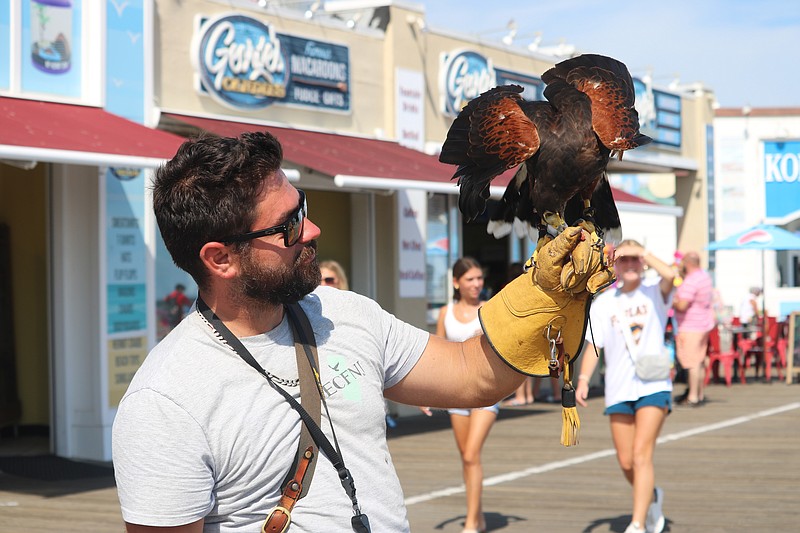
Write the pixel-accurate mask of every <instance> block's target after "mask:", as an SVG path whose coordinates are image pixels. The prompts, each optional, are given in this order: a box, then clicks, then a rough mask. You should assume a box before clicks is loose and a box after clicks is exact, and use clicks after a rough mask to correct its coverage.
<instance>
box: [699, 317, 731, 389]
mask: <svg viewBox="0 0 800 533" xmlns="http://www.w3.org/2000/svg"><path fill="white" fill-rule="evenodd" d="M720 344H721V343H720V335H719V329H718V328H714V329H712V330H711V331H710V332H709V334H708V366H707V367H706V376H705V379H704V385H705V386H708V382H709V381H711V374H712V372H713V374H714V381H715V382H716V381H717V380H718V379H719V365H722V368H723V369H724V370H725V385H726V386H728V387H730V386H731V380H732V379H733V362H734V361H736V360H737V359H739V352H738V351H736V350H734V349H733V343H731V347H730V348H727V350H726V351H725V352H723V351H722V350H721V349H720ZM715 364H716V366H715Z"/></svg>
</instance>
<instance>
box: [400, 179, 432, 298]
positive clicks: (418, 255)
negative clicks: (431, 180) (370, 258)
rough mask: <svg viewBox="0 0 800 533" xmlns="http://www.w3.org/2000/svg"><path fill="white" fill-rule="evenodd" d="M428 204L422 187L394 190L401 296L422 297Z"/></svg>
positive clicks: (423, 290)
mask: <svg viewBox="0 0 800 533" xmlns="http://www.w3.org/2000/svg"><path fill="white" fill-rule="evenodd" d="M427 205H428V193H426V192H425V191H416V190H408V191H397V216H398V224H397V227H398V235H397V238H398V241H399V242H398V244H399V254H398V258H399V267H400V271H399V277H400V283H399V292H400V298H424V297H425V233H426V232H425V221H426V220H427V219H428V212H427Z"/></svg>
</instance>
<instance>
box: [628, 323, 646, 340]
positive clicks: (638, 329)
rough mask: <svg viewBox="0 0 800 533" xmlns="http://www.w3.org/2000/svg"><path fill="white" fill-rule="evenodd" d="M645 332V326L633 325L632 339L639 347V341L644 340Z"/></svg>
mask: <svg viewBox="0 0 800 533" xmlns="http://www.w3.org/2000/svg"><path fill="white" fill-rule="evenodd" d="M643 330H644V324H639V323H635V324H631V337H632V338H633V341H634V342H635V343H636V344H637V345H638V344H639V341H640V340H641V338H642V331H643Z"/></svg>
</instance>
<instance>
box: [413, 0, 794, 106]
mask: <svg viewBox="0 0 800 533" xmlns="http://www.w3.org/2000/svg"><path fill="white" fill-rule="evenodd" d="M414 3H421V4H423V5H424V6H425V16H426V19H427V23H428V25H429V26H432V27H435V28H441V29H448V30H456V31H459V32H463V33H468V34H472V35H480V38H481V39H485V40H496V41H499V40H500V39H501V38H502V37H503V35H505V34H506V33H507V30H506V29H505V28H506V27H507V25H508V23H509V21H510V20H511V19H514V21H515V22H516V25H517V37H516V38H515V41H514V46H520V47H525V46H527V45H528V43H530V42H531V41H532V40H533V39H534V37H535V34H536V32H541V34H542V40H541V46H552V45H557V44H558V43H559V42H560V41H561V40H562V39H563V40H564V41H565V42H566V43H568V44H572V45H574V46H575V47H576V48H577V49H578V50H579V51H581V52H591V53H599V54H604V55H609V56H612V57H615V58H616V59H619V60H620V61H623V62H624V63H626V64H627V65H628V68H629V70H630V71H631V74H632V75H634V76H637V77H641V76H643V75H645V74H646V73H647V72H648V70H649V71H651V74H652V77H653V82H654V83H655V84H656V85H657V86H661V87H667V86H668V85H669V83H670V82H671V81H673V80H674V79H675V78H679V80H680V83H681V84H691V83H694V82H702V83H703V84H704V85H706V86H707V87H709V88H711V89H712V90H713V91H714V93H715V95H716V97H717V100H718V102H719V104H720V106H721V107H742V106H745V105H750V106H752V107H800V2H797V1H795V0H671V1H669V2H665V1H649V2H648V1H645V2H636V3H634V2H625V1H619V2H609V1H596V0H549V1H547V2H541V1H535V0H534V1H530V2H523V1H521V0H424V1H420V0H416V2H414Z"/></svg>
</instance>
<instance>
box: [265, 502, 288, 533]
mask: <svg viewBox="0 0 800 533" xmlns="http://www.w3.org/2000/svg"><path fill="white" fill-rule="evenodd" d="M277 511H280V512H281V513H283V515H282V516H281V515H278V516H276V515H275V513H276V512H277ZM273 519H275V521H276V523H275V524H271V523H270V522H272V520H273ZM279 520H285V522H284V523H283V525H281V524H280V522H279ZM291 523H292V513H291V511H289V509H287V508H286V507H281V506H280V505H279V506H278V507H276V508H275V509H273V510H272V511H270V512H269V515H267V519H266V520H264V525H263V526H261V533H286V530H287V529H289V524H291ZM267 527H269V528H270V529H267ZM278 527H280V529H277V528H278Z"/></svg>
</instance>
